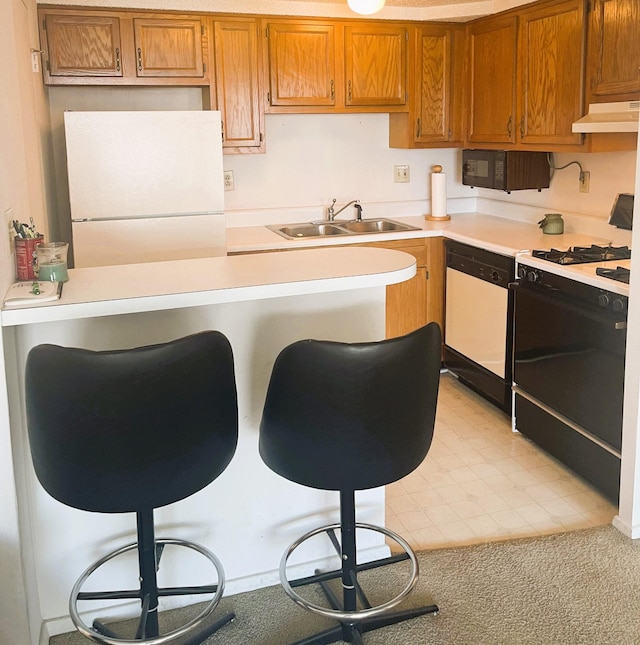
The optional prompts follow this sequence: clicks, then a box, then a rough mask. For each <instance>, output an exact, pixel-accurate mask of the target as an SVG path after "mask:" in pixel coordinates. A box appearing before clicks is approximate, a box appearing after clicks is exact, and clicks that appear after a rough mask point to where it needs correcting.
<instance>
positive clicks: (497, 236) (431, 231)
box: [227, 213, 611, 255]
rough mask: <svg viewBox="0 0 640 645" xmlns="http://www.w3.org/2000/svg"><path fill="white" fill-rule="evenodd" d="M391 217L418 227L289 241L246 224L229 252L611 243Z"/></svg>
mask: <svg viewBox="0 0 640 645" xmlns="http://www.w3.org/2000/svg"><path fill="white" fill-rule="evenodd" d="M389 218H390V219H394V220H396V221H398V222H404V223H406V224H410V225H411V226H416V227H418V229H419V230H417V231H402V232H395V233H393V232H392V233H373V234H368V235H344V236H331V237H329V238H306V239H303V240H288V239H286V238H284V237H282V236H281V235H278V234H277V233H275V232H273V231H271V230H269V229H268V228H266V226H244V227H237V228H228V229H227V251H228V252H229V253H247V252H252V251H253V252H256V251H277V250H284V249H299V248H318V247H322V246H335V245H336V244H365V243H368V242H385V241H388V240H399V239H403V240H407V239H416V238H425V237H439V236H444V237H447V238H449V239H452V240H456V241H458V242H463V243H465V244H471V245H473V246H481V247H482V248H484V249H487V250H488V251H493V252H495V253H500V254H502V255H516V254H518V253H522V252H526V251H530V250H532V249H545V248H549V247H551V246H553V247H554V248H568V247H569V246H575V245H583V244H592V243H595V244H604V245H606V244H608V243H609V242H611V240H608V239H605V238H594V237H593V236H592V235H581V234H578V233H565V234H562V235H545V234H544V233H543V232H542V230H541V229H540V228H539V227H538V226H536V225H535V224H528V223H525V222H518V221H515V220H510V219H506V218H503V217H495V216H493V215H483V214H481V213H458V214H455V215H452V216H451V219H450V220H448V221H444V222H433V221H426V220H425V219H424V217H421V216H414V217H393V215H392V214H391V215H389Z"/></svg>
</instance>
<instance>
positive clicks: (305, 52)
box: [267, 22, 336, 107]
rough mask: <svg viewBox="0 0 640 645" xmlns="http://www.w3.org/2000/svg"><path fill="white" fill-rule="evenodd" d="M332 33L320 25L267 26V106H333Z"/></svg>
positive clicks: (334, 64) (333, 42)
mask: <svg viewBox="0 0 640 645" xmlns="http://www.w3.org/2000/svg"><path fill="white" fill-rule="evenodd" d="M334 32H335V29H334V27H333V25H330V24H320V23H311V22H309V23H298V22H296V23H268V25H267V43H268V44H267V51H268V60H269V95H268V102H269V104H270V105H282V106H286V105H297V106H314V107H316V106H333V105H335V78H336V75H335V69H336V63H335V60H336V59H335V47H336V46H335V33H334Z"/></svg>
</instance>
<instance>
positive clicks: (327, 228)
mask: <svg viewBox="0 0 640 645" xmlns="http://www.w3.org/2000/svg"><path fill="white" fill-rule="evenodd" d="M267 228H268V229H269V230H271V231H274V232H275V233H278V235H281V236H282V237H285V238H287V239H288V240H300V239H304V238H308V237H332V236H340V235H362V234H371V233H393V232H394V231H418V230H420V229H419V228H418V227H417V226H409V224H402V223H401V222H396V221H395V220H392V219H385V218H382V219H363V220H354V221H334V222H329V221H327V222H311V223H306V224H272V225H270V226H267Z"/></svg>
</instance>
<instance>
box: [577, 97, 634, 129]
mask: <svg viewBox="0 0 640 645" xmlns="http://www.w3.org/2000/svg"><path fill="white" fill-rule="evenodd" d="M639 110H640V101H624V102H620V103H592V104H591V105H590V106H589V112H588V114H586V115H585V116H583V117H582V118H581V119H578V120H577V121H576V122H575V123H574V124H573V128H572V129H573V132H637V131H638V112H639Z"/></svg>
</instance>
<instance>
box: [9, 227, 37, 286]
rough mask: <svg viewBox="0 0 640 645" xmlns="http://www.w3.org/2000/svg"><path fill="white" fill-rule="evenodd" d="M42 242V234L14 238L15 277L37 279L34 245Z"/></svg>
mask: <svg viewBox="0 0 640 645" xmlns="http://www.w3.org/2000/svg"><path fill="white" fill-rule="evenodd" d="M43 242H44V236H43V235H40V236H38V237H30V238H27V239H25V238H22V237H16V238H15V240H14V243H15V249H16V274H17V275H16V277H17V278H18V280H37V278H38V276H37V275H36V270H35V261H36V246H38V244H42V243H43Z"/></svg>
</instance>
